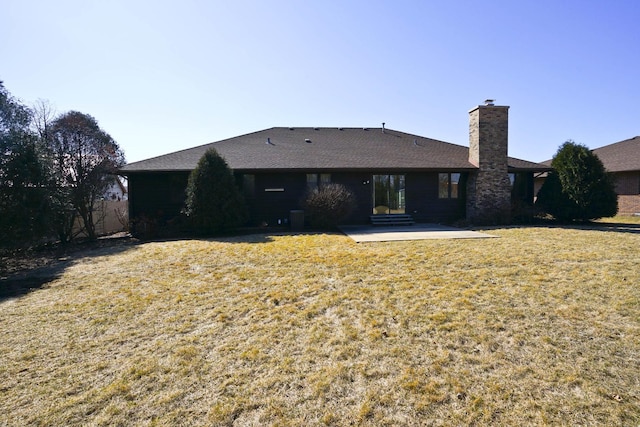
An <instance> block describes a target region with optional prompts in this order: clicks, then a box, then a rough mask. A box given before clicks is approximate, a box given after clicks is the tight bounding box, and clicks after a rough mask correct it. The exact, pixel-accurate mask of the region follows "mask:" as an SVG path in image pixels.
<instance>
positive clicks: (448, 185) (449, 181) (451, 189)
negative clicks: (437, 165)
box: [438, 173, 460, 199]
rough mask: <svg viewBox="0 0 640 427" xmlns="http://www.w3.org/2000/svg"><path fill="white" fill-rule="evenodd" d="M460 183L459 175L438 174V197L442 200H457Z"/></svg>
mask: <svg viewBox="0 0 640 427" xmlns="http://www.w3.org/2000/svg"><path fill="white" fill-rule="evenodd" d="M459 183H460V174H459V173H439V174H438V197H439V198H441V199H457V198H458V184H459Z"/></svg>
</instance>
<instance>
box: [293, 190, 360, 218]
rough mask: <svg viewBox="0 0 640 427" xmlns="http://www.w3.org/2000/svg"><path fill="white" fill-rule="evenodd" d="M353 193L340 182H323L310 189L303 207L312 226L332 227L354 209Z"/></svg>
mask: <svg viewBox="0 0 640 427" xmlns="http://www.w3.org/2000/svg"><path fill="white" fill-rule="evenodd" d="M355 207H356V202H355V198H354V196H353V193H352V192H351V191H349V190H348V189H347V188H346V187H345V186H344V185H342V184H333V183H331V184H325V185H322V186H320V187H318V188H315V189H313V190H311V191H310V192H309V193H308V194H307V197H306V199H305V202H304V208H305V210H306V213H307V214H308V215H309V222H310V223H311V226H312V227H314V228H321V229H332V228H335V227H336V226H337V225H338V224H339V223H340V222H341V221H343V220H344V219H346V218H347V217H348V216H349V215H350V214H351V213H352V212H353V210H354V209H355Z"/></svg>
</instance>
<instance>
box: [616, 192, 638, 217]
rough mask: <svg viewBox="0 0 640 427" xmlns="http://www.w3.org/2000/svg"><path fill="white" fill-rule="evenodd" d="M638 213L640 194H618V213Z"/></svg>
mask: <svg viewBox="0 0 640 427" xmlns="http://www.w3.org/2000/svg"><path fill="white" fill-rule="evenodd" d="M634 214H640V194H635V195H628V194H621V195H619V196H618V215H634Z"/></svg>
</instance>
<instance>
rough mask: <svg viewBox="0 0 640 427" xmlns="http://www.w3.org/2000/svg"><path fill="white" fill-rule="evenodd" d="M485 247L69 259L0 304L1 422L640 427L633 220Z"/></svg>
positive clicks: (308, 245)
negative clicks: (621, 224)
mask: <svg viewBox="0 0 640 427" xmlns="http://www.w3.org/2000/svg"><path fill="white" fill-rule="evenodd" d="M485 232H488V233H491V234H494V235H498V236H500V238H499V239H477V240H425V241H411V242H392V243H367V244H356V243H353V242H352V241H351V240H350V239H349V238H347V237H345V236H342V235H338V234H336V235H322V234H318V235H313V234H311V235H273V236H269V235H253V236H244V237H236V238H225V239H219V240H183V241H166V242H151V243H145V244H139V245H133V246H124V247H118V248H102V249H99V250H94V251H91V252H87V253H86V254H84V255H85V256H83V257H80V256H78V257H74V258H72V259H70V260H68V261H66V262H63V263H61V264H60V267H59V271H57V272H55V274H50V273H51V272H50V271H49V273H47V274H50V277H48V278H45V279H46V280H45V281H47V283H46V284H45V285H44V286H43V287H41V288H39V289H37V290H33V291H32V292H30V293H27V294H24V295H22V296H19V297H16V298H11V299H4V300H0V328H1V330H2V338H1V339H0V425H5V424H6V425H16V426H18V425H19V426H23V425H60V426H63V425H65V426H66V425H89V426H97V425H109V426H113V425H122V426H125V425H126V426H129V425H140V426H168V425H171V426H173V425H178V426H179V425H215V426H218V425H220V426H247V425H256V426H257V425H261V426H262V425H282V426H288V425H292V426H298V425H320V426H322V425H335V426H343V425H369V426H385V425H388V426H403V425H433V426H457V425H492V426H500V425H518V426H528V425H550V426H557V425H572V426H576V425H582V426H593V425H603V426H605V425H606V426H618V425H619V426H637V425H640V287H639V285H640V252H639V251H638V249H639V248H640V226H639V224H637V223H636V224H635V225H630V226H627V227H620V228H619V227H616V226H610V225H601V226H598V227H589V228H586V229H580V228H547V227H530V228H502V229H492V230H486V231H485ZM41 273H42V272H41ZM0 284H1V282H0Z"/></svg>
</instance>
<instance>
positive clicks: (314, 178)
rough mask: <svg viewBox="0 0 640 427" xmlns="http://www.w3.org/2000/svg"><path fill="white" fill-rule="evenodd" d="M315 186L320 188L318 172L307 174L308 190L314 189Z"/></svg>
mask: <svg viewBox="0 0 640 427" xmlns="http://www.w3.org/2000/svg"><path fill="white" fill-rule="evenodd" d="M315 188H318V174H317V173H308V174H307V190H313V189H315Z"/></svg>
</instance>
